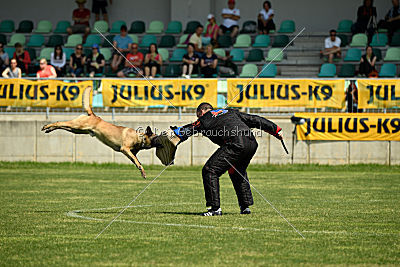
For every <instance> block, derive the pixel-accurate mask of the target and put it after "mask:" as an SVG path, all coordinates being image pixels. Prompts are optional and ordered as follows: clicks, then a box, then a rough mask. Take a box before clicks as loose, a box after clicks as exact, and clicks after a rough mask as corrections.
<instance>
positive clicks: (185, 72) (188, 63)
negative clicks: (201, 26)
mask: <svg viewBox="0 0 400 267" xmlns="http://www.w3.org/2000/svg"><path fill="white" fill-rule="evenodd" d="M182 61H183V64H182V77H184V78H187V79H189V78H190V75H192V73H193V72H195V73H196V74H197V72H198V70H197V68H198V64H199V57H198V56H197V54H196V53H195V52H194V44H192V43H188V45H187V53H186V54H185V55H184V56H183V59H182Z"/></svg>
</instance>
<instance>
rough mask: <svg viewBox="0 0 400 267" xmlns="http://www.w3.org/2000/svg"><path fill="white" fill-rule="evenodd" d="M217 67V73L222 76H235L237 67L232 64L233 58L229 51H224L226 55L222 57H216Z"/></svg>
mask: <svg viewBox="0 0 400 267" xmlns="http://www.w3.org/2000/svg"><path fill="white" fill-rule="evenodd" d="M217 58H218V61H219V62H218V65H219V73H220V74H223V75H229V76H234V75H236V74H237V70H238V68H237V65H236V64H235V63H233V61H232V58H233V56H231V55H230V52H229V51H226V55H225V56H224V57H221V56H218V55H217Z"/></svg>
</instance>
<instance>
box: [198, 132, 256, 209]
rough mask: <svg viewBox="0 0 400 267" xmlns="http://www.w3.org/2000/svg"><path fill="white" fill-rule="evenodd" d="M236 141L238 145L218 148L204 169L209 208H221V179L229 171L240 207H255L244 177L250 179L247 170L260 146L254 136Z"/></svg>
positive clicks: (238, 138)
mask: <svg viewBox="0 0 400 267" xmlns="http://www.w3.org/2000/svg"><path fill="white" fill-rule="evenodd" d="M236 139H237V143H236V142H235V143H233V144H230V145H226V146H222V147H220V148H218V149H217V151H215V153H214V154H213V155H212V156H211V157H210V158H209V159H208V161H207V162H206V164H205V165H204V167H203V170H202V175H203V185H204V193H205V197H206V206H207V207H209V206H214V207H219V206H220V197H219V177H220V176H221V175H222V174H224V173H225V172H226V171H229V176H230V178H231V180H232V184H233V187H234V188H235V191H236V195H237V198H238V202H239V206H242V207H243V206H250V205H253V196H252V194H251V189H250V185H249V184H248V183H247V182H246V180H244V179H243V177H242V175H243V176H244V177H245V178H246V179H248V177H247V172H246V169H247V166H249V163H250V161H251V159H252V157H253V156H254V154H255V152H256V150H257V146H258V145H257V142H256V140H255V138H254V137H253V136H251V137H246V136H239V137H237V138H236ZM230 164H232V165H233V166H234V167H235V168H236V170H237V171H238V172H240V174H239V173H237V172H236V171H235V170H234V168H232V166H231V165H230Z"/></svg>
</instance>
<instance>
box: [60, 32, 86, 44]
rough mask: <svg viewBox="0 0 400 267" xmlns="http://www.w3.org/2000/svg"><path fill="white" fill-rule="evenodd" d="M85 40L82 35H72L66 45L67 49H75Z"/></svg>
mask: <svg viewBox="0 0 400 267" xmlns="http://www.w3.org/2000/svg"><path fill="white" fill-rule="evenodd" d="M82 43H83V39H82V35H81V34H71V35H70V36H68V39H67V43H66V44H65V45H64V46H65V47H75V46H77V45H78V44H82Z"/></svg>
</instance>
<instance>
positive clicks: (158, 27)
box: [146, 20, 164, 34]
mask: <svg viewBox="0 0 400 267" xmlns="http://www.w3.org/2000/svg"><path fill="white" fill-rule="evenodd" d="M163 31H164V23H163V22H162V21H159V20H153V21H152V22H150V25H149V28H148V29H147V31H146V33H151V34H159V33H162V32H163Z"/></svg>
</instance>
